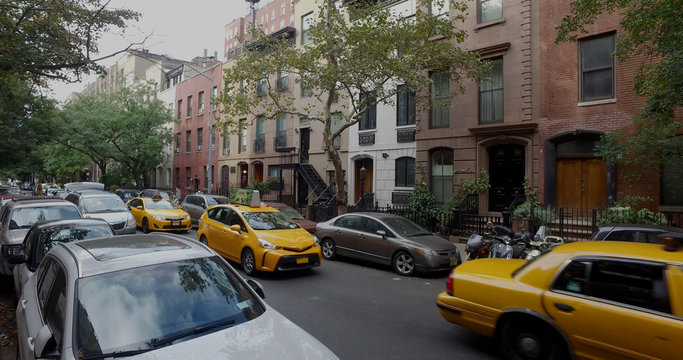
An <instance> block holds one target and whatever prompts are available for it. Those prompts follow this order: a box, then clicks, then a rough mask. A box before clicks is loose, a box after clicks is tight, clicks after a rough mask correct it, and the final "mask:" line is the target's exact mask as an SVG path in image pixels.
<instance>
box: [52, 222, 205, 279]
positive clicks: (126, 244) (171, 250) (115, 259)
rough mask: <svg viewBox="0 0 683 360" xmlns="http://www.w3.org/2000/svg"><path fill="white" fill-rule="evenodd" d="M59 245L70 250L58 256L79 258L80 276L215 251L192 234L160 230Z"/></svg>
mask: <svg viewBox="0 0 683 360" xmlns="http://www.w3.org/2000/svg"><path fill="white" fill-rule="evenodd" d="M59 245H60V248H61V249H63V250H64V251H66V252H67V253H68V254H63V255H61V256H60V255H59V252H55V256H58V257H60V258H61V257H64V256H66V257H68V258H71V259H73V260H75V262H76V264H75V266H76V267H77V268H78V273H79V277H87V276H91V275H97V274H102V273H108V272H114V271H119V270H124V269H131V268H137V267H141V266H146V265H152V264H161V263H166V262H171V261H178V260H187V259H195V258H203V257H209V256H213V255H214V254H213V252H211V251H210V250H208V249H207V248H206V247H204V246H203V245H201V244H200V243H198V242H196V241H193V240H190V239H189V238H186V237H183V236H180V235H172V234H164V233H160V232H153V233H151V234H132V235H118V236H114V237H108V238H97V239H89V240H81V241H77V242H69V243H60V244H59ZM62 260H63V261H64V259H62ZM73 260H71V261H70V262H73ZM67 261H69V260H67Z"/></svg>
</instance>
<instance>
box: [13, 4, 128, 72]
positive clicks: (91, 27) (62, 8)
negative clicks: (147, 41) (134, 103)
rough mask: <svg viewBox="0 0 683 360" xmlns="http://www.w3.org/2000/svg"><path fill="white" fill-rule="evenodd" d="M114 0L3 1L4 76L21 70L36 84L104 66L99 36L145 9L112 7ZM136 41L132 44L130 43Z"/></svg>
mask: <svg viewBox="0 0 683 360" xmlns="http://www.w3.org/2000/svg"><path fill="white" fill-rule="evenodd" d="M109 2H110V0H21V1H19V0H0V79H1V78H5V76H7V75H8V74H20V75H22V76H25V77H26V78H27V79H29V80H31V81H32V82H33V83H36V84H44V80H45V79H58V80H63V81H68V82H78V81H80V80H81V76H82V75H83V74H84V73H89V72H90V71H96V72H99V71H101V67H100V65H98V64H97V63H96V62H97V61H99V60H102V59H105V58H108V57H111V56H115V55H116V54H119V53H121V52H124V51H126V50H127V49H122V50H120V51H117V52H115V53H113V54H108V55H105V56H101V57H99V58H94V57H93V56H94V55H95V54H97V53H98V47H97V41H98V40H99V38H100V36H101V35H102V34H104V33H107V32H111V31H113V29H114V28H125V26H126V24H125V22H126V21H127V20H137V19H138V18H139V16H140V14H138V13H136V12H134V11H131V10H125V9H112V10H110V9H107V5H109ZM131 46H132V44H131Z"/></svg>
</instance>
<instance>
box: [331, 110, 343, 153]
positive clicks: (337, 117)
mask: <svg viewBox="0 0 683 360" xmlns="http://www.w3.org/2000/svg"><path fill="white" fill-rule="evenodd" d="M339 128H341V114H340V113H338V112H336V113H333V114H330V133H332V134H334V133H335V132H336V131H337V130H339ZM334 147H335V148H337V149H340V148H341V135H340V136H337V137H336V138H334Z"/></svg>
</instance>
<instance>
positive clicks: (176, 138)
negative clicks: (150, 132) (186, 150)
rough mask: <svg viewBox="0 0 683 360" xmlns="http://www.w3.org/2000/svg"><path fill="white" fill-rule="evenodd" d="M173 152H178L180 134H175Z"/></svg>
mask: <svg viewBox="0 0 683 360" xmlns="http://www.w3.org/2000/svg"><path fill="white" fill-rule="evenodd" d="M175 152H176V153H179V152H180V133H176V134H175Z"/></svg>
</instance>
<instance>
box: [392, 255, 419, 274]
mask: <svg viewBox="0 0 683 360" xmlns="http://www.w3.org/2000/svg"><path fill="white" fill-rule="evenodd" d="M391 263H392V265H393V267H394V270H395V271H396V272H397V273H399V274H401V275H404V276H410V275H413V274H414V273H415V259H414V258H413V256H412V255H410V254H409V253H407V252H405V251H399V252H397V253H396V255H394V259H393V261H392V262H391Z"/></svg>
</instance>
